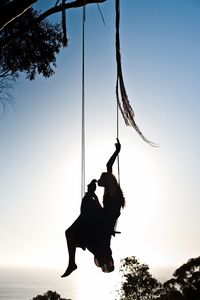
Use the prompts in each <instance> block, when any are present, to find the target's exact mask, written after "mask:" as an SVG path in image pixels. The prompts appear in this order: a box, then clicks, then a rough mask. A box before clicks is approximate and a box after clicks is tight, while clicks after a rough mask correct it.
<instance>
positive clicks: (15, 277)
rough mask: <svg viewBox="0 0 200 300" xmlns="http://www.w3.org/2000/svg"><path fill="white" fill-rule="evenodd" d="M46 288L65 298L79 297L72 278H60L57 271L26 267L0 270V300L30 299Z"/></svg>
mask: <svg viewBox="0 0 200 300" xmlns="http://www.w3.org/2000/svg"><path fill="white" fill-rule="evenodd" d="M48 290H52V291H56V292H57V293H58V294H60V295H61V297H63V298H66V299H72V300H75V299H78V298H79V297H78V296H77V295H76V289H75V282H74V280H72V279H68V280H63V279H61V278H60V274H59V272H58V271H54V270H42V269H28V268H24V269H22V268H15V269H12V268H1V270H0V300H31V299H32V298H33V297H35V296H37V295H39V294H40V295H43V294H44V293H46V292H47V291H48Z"/></svg>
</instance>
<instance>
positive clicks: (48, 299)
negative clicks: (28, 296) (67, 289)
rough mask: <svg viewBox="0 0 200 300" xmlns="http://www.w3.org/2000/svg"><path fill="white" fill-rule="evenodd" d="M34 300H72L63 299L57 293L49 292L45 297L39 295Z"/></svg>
mask: <svg viewBox="0 0 200 300" xmlns="http://www.w3.org/2000/svg"><path fill="white" fill-rule="evenodd" d="M32 300H70V299H65V298H61V296H60V295H59V294H57V293H56V292H52V291H48V292H46V293H45V294H44V295H38V296H36V297H34V298H33V299H32Z"/></svg>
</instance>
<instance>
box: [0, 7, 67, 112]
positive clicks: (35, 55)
mask: <svg viewBox="0 0 200 300" xmlns="http://www.w3.org/2000/svg"><path fill="white" fill-rule="evenodd" d="M37 17H38V13H37V12H36V11H35V10H33V9H29V10H28V11H26V13H24V14H23V15H22V16H21V17H20V18H19V19H17V21H16V22H15V26H12V24H9V25H8V26H6V28H5V29H4V30H3V31H0V103H1V105H2V107H3V111H5V108H6V107H7V105H8V104H12V105H13V103H14V102H13V97H12V95H11V89H12V86H13V83H14V82H15V80H16V79H17V78H18V77H19V75H20V73H22V72H23V73H25V74H26V77H27V78H28V79H30V80H33V79H35V77H36V75H37V74H41V75H43V76H44V77H45V78H48V77H50V76H51V75H53V74H54V72H55V71H54V70H55V67H56V55H57V54H58V53H59V51H60V49H61V48H62V47H63V33H62V29H61V26H60V25H59V24H51V23H49V22H48V21H47V20H43V21H41V22H39V23H37V22H35V23H34V20H36V19H37ZM30 20H31V21H32V22H33V25H32V26H31V27H30V28H29V27H28V26H27V24H28V23H29V22H30ZM24 28H26V30H24Z"/></svg>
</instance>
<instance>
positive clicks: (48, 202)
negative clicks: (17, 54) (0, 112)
mask: <svg viewBox="0 0 200 300" xmlns="http://www.w3.org/2000/svg"><path fill="white" fill-rule="evenodd" d="M41 2H42V1H41ZM121 6H122V16H121V44H122V45H121V48H122V63H123V70H124V79H125V83H126V87H127V92H128V95H129V98H130V101H131V103H132V106H133V108H134V110H135V113H136V121H137V123H138V124H139V126H140V127H141V129H142V130H143V132H144V134H145V135H146V136H147V137H148V138H149V139H151V140H152V141H153V142H156V143H158V144H159V145H160V147H158V148H152V147H150V146H148V145H147V144H145V143H144V142H143V141H142V140H141V139H140V138H139V137H138V135H137V134H136V133H135V132H134V131H133V130H132V129H131V128H128V127H125V125H124V123H123V120H121V121H120V140H121V143H122V150H121V154H120V169H121V186H122V189H123V191H124V194H125V197H126V202H127V205H126V208H125V209H124V210H123V211H122V215H121V217H120V220H119V223H118V227H119V230H120V231H122V234H121V235H120V236H118V237H116V238H115V239H114V240H113V254H114V258H115V260H116V265H117V266H118V265H119V260H120V258H123V257H126V256H128V255H135V256H136V257H137V258H138V259H139V261H140V262H144V263H147V264H148V265H149V266H150V267H151V268H152V270H156V269H157V268H168V267H169V268H171V269H170V270H171V272H172V271H173V270H174V269H175V268H176V267H177V266H179V265H181V264H182V263H183V262H185V261H187V260H188V259H189V258H191V257H195V256H198V255H199V253H200V239H199V236H200V226H199V211H200V201H199V183H200V182H199V167H200V165H199V154H200V143H199V135H200V118H199V111H200V85H199V79H200V71H199V70H200V59H199V53H200V35H199V28H200V5H199V2H198V1H196V0H190V1H189V0H168V1H160V0H143V1H141V0H140V1H136V0H131V1H121ZM40 8H42V6H40ZM101 8H102V11H103V14H104V17H105V20H106V26H104V25H103V24H102V22H101V19H100V16H99V14H98V10H97V8H96V6H95V5H91V6H89V7H88V9H87V24H86V27H87V32H86V182H89V181H90V180H91V179H93V178H98V177H99V176H100V174H101V172H102V171H104V170H105V164H106V162H107V160H108V158H109V156H110V155H111V153H112V151H113V150H114V143H115V138H116V116H115V114H116V103H115V94H114V93H115V77H116V65H115V52H114V51H115V49H114V34H115V32H114V1H113V0H110V1H108V2H107V3H105V4H103V5H102V6H101ZM68 34H69V46H68V48H67V49H64V50H63V51H62V52H61V54H60V55H59V56H58V60H57V69H56V74H55V75H54V76H53V77H52V78H50V79H48V80H45V79H43V78H38V79H36V80H35V81H34V82H29V81H27V80H26V79H24V78H23V76H22V78H20V79H19V80H18V81H17V83H16V86H15V89H14V91H13V95H14V96H15V99H16V103H17V107H16V111H15V112H13V111H12V110H11V111H9V112H8V113H7V114H6V116H4V117H3V118H2V119H1V120H0V139H1V148H0V165H1V174H0V183H1V202H0V220H1V226H0V236H1V256H0V265H2V266H7V265H17V266H21V265H27V266H38V265H39V266H42V267H43V266H44V267H51V268H57V269H59V271H60V273H61V274H62V273H63V271H64V269H65V267H66V265H67V259H68V257H67V249H66V243H65V238H64V231H65V229H66V228H67V227H68V226H69V225H71V223H72V222H73V221H74V220H75V218H76V217H77V216H78V214H79V207H80V203H81V199H80V192H81V191H80V189H81V188H80V173H81V171H80V166H81V164H80V157H81V152H80V147H81V146H80V144H81V143H80V132H81V122H80V118H81V10H79V9H77V10H72V11H69V12H68ZM115 171H116V170H115ZM115 174H117V173H116V172H115ZM97 193H98V195H99V197H100V198H101V196H102V191H101V190H100V188H99V189H98V192H97ZM77 260H78V261H79V262H80V267H79V270H78V271H77V274H73V278H72V279H71V280H72V281H73V282H76V283H77V284H79V285H81V284H83V286H85V284H86V283H85V281H84V282H83V283H81V279H80V277H81V278H83V276H84V274H87V276H88V277H87V278H90V276H97V282H98V284H99V282H103V280H104V279H101V278H100V277H102V276H101V275H102V274H99V275H95V274H96V273H95V272H98V273H99V270H96V268H95V266H93V260H92V256H91V255H89V254H86V253H84V252H82V251H81V250H79V251H78V252H77ZM85 262H87V266H88V265H89V266H88V269H87V267H86V266H85V265H86V263H85ZM84 266H85V267H84ZM91 272H92V273H91ZM91 274H92V275H91ZM98 276H99V277H98ZM106 276H108V275H106ZM110 276H115V275H110ZM110 278H111V277H110ZM110 280H111V279H110ZM105 281H106V280H105ZM113 282H114V281H113ZM94 288H95V286H94ZM81 290H82V292H83V290H84V288H83V287H82V288H81ZM86 291H87V290H86ZM91 295H92V292H91ZM75 299H76V300H78V299H79V298H78V296H77V298H75ZM81 299H84V298H81ZM87 299H90V298H89V297H88V298H87ZM91 299H92V296H91ZM95 299H97V298H96V297H95ZM106 299H108V298H106Z"/></svg>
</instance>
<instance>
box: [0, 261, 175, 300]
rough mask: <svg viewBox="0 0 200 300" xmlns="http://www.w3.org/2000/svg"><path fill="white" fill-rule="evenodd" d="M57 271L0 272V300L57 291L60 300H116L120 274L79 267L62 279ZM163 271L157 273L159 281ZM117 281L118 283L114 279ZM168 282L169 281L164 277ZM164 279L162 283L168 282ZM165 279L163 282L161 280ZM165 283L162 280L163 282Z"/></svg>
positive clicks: (21, 299)
mask: <svg viewBox="0 0 200 300" xmlns="http://www.w3.org/2000/svg"><path fill="white" fill-rule="evenodd" d="M63 271H64V270H62V272H61V271H60V270H48V269H31V268H5V267H4V268H1V269H0V300H32V299H33V297H36V296H37V295H43V294H44V293H46V292H47V291H48V290H51V291H56V292H57V293H58V294H60V296H61V297H62V298H66V299H71V300H85V299H87V300H94V299H95V300H102V299H104V300H115V299H116V297H115V296H116V290H117V288H118V287H119V285H118V284H117V281H118V279H119V277H118V276H119V273H118V272H117V271H114V272H112V273H110V274H105V273H102V272H101V271H100V270H99V268H97V267H95V266H94V267H91V268H89V267H87V268H86V267H84V265H82V266H80V268H78V269H77V270H76V271H75V272H74V273H73V274H72V275H70V276H69V277H67V278H65V279H63V278H61V277H60V275H61V274H62V273H63ZM166 271H167V270H165V272H164V273H163V272H156V273H157V274H154V276H155V275H158V274H159V275H160V276H158V277H160V278H158V277H157V276H155V277H157V278H158V279H160V280H161V277H162V274H166ZM117 278H118V279H117ZM167 278H168V279H169V278H170V277H167ZM167 278H166V277H165V280H166V279H167ZM163 279H164V278H163ZM163 281H164V280H163Z"/></svg>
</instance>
